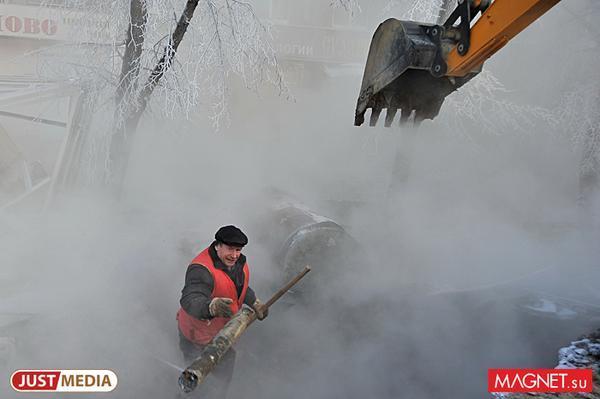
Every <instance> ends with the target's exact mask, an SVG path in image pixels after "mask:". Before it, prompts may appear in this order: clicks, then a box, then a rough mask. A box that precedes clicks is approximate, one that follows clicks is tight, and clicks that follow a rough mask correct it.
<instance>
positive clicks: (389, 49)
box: [354, 18, 476, 127]
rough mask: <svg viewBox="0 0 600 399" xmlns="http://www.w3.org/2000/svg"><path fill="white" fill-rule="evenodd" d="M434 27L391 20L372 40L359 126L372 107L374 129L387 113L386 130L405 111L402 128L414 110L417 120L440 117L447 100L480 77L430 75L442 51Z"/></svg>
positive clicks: (358, 111)
mask: <svg viewBox="0 0 600 399" xmlns="http://www.w3.org/2000/svg"><path fill="white" fill-rule="evenodd" d="M430 27H431V25H426V24H419V23H416V22H410V21H399V20H397V19H393V18H390V19H388V20H387V21H385V22H383V23H382V24H381V25H379V27H378V28H377V30H376V31H375V33H374V35H373V39H372V41H371V46H370V48H369V56H368V58H367V62H366V65H365V71H364V74H363V80H362V86H361V90H360V96H359V98H358V102H357V104H356V112H355V118H354V124H355V125H356V126H360V125H362V124H363V123H364V119H365V117H364V114H365V112H366V110H367V109H369V108H371V117H370V119H369V125H370V126H375V125H376V123H377V120H378V119H379V114H380V113H381V110H382V109H384V108H386V109H387V114H386V117H385V126H386V127H390V126H391V125H392V123H393V120H394V117H395V115H396V113H397V110H398V109H400V110H401V113H400V124H403V123H406V122H407V121H408V120H409V117H410V115H411V114H412V112H413V111H414V113H415V114H414V115H415V117H414V121H415V122H420V121H422V120H424V119H433V118H435V117H436V116H437V115H438V113H439V111H440V108H441V106H442V103H443V102H444V99H445V98H446V96H448V95H449V94H450V93H452V92H453V91H455V90H456V89H458V88H459V87H460V86H462V85H463V84H464V83H466V82H467V81H468V80H470V79H471V78H472V77H473V76H475V75H476V73H472V74H470V75H467V76H465V77H463V78H455V79H452V80H450V79H449V78H448V77H444V76H442V77H440V78H436V77H434V76H433V75H432V74H431V73H430V69H431V66H432V65H433V62H434V59H435V56H436V52H437V46H436V45H435V44H434V43H433V42H432V40H431V39H430V37H429V35H428V34H427V31H428V29H429V28H430Z"/></svg>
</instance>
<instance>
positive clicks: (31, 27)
mask: <svg viewBox="0 0 600 399" xmlns="http://www.w3.org/2000/svg"><path fill="white" fill-rule="evenodd" d="M57 30H58V25H57V23H56V21H54V20H53V19H49V18H44V19H38V18H32V17H19V16H16V15H0V32H10V33H23V34H30V35H39V34H45V35H46V36H54V35H56V31H57Z"/></svg>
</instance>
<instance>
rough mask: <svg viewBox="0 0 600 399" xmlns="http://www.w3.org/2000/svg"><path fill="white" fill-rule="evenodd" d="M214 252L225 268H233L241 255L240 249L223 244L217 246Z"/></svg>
mask: <svg viewBox="0 0 600 399" xmlns="http://www.w3.org/2000/svg"><path fill="white" fill-rule="evenodd" d="M215 250H216V251H217V256H218V257H219V259H221V262H223V263H225V266H227V267H233V265H235V262H237V260H238V259H239V257H240V255H241V254H242V247H232V246H231V245H227V244H223V243H220V244H217V245H216V246H215Z"/></svg>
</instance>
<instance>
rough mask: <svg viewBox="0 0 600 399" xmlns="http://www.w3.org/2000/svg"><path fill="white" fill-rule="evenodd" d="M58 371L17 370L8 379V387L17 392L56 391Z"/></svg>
mask: <svg viewBox="0 0 600 399" xmlns="http://www.w3.org/2000/svg"><path fill="white" fill-rule="evenodd" d="M59 376H60V371H54V370H39V371H34V370H19V371H16V372H15V373H13V375H12V377H11V378H10V385H12V387H13V389H15V390H17V391H56V387H57V386H58V377H59Z"/></svg>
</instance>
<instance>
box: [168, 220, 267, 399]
mask: <svg viewBox="0 0 600 399" xmlns="http://www.w3.org/2000/svg"><path fill="white" fill-rule="evenodd" d="M247 243H248V237H246V235H245V234H244V233H243V232H242V231H241V230H240V229H238V228H237V227H235V226H224V227H221V228H220V229H219V230H218V231H217V233H216V234H215V241H214V242H213V243H212V244H210V246H209V247H208V248H206V249H205V250H204V251H202V252H200V254H198V256H196V257H195V258H194V259H193V260H192V262H191V263H190V265H189V266H188V268H187V272H186V274H185V285H184V287H183V290H182V291H181V300H180V301H179V302H180V304H181V308H180V309H179V311H178V312H177V323H178V327H179V347H180V348H181V351H182V352H183V356H184V359H185V361H186V363H189V362H191V361H193V360H194V359H196V358H197V357H198V356H199V355H200V353H201V352H202V349H203V348H204V346H205V345H206V344H208V343H209V342H210V341H211V340H212V339H213V337H214V336H215V335H216V334H217V333H218V332H219V331H220V330H221V329H222V328H223V326H224V325H225V324H226V323H227V322H228V321H229V320H230V319H231V317H232V316H233V315H234V314H235V313H236V312H237V311H238V310H239V309H240V308H241V307H242V305H244V304H245V305H248V306H250V307H251V308H252V309H254V311H255V312H256V315H257V318H258V319H259V320H263V319H264V318H265V317H267V314H268V308H267V307H265V306H264V304H262V303H261V302H260V301H259V300H258V299H257V298H256V294H255V293H254V291H253V290H252V288H250V287H249V286H248V282H249V280H250V271H249V269H248V263H247V262H246V257H245V256H244V255H243V254H242V248H243V247H244V246H245V245H246V244H247ZM234 364H235V351H234V350H233V349H231V350H229V351H228V352H227V353H226V355H225V356H224V357H223V359H222V360H221V362H220V363H219V364H218V365H217V367H216V368H215V370H214V371H213V375H214V376H215V377H216V379H218V380H220V384H218V385H219V388H220V389H219V391H220V392H219V397H225V396H226V395H225V394H226V391H227V387H228V385H229V382H230V381H231V377H232V376H233V366H234Z"/></svg>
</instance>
